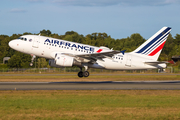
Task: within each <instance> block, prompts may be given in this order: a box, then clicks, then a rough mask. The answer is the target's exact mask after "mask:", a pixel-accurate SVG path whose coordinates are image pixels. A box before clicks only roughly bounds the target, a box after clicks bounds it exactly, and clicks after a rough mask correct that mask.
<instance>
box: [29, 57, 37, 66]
mask: <svg viewBox="0 0 180 120" xmlns="http://www.w3.org/2000/svg"><path fill="white" fill-rule="evenodd" d="M31 56H32V58H31V63H30V64H29V66H31V67H32V66H33V62H34V59H35V58H36V56H35V55H31Z"/></svg>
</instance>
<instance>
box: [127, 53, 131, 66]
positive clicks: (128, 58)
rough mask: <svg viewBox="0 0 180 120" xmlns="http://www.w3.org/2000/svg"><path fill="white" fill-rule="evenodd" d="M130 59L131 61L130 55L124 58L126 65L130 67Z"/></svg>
mask: <svg viewBox="0 0 180 120" xmlns="http://www.w3.org/2000/svg"><path fill="white" fill-rule="evenodd" d="M131 61H132V57H131V56H130V55H128V56H127V60H126V66H128V67H131Z"/></svg>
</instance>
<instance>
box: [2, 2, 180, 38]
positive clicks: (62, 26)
mask: <svg viewBox="0 0 180 120" xmlns="http://www.w3.org/2000/svg"><path fill="white" fill-rule="evenodd" d="M179 12H180V0H1V1H0V21H1V22H0V34H5V35H12V34H22V33H24V32H31V33H39V32H40V30H43V29H46V30H47V29H48V30H50V31H51V32H52V33H57V34H59V35H63V34H65V32H67V31H71V30H73V31H76V32H78V33H79V34H83V35H87V34H91V33H94V32H105V33H107V34H108V35H111V37H112V38H115V39H121V38H126V37H128V36H130V35H131V34H133V33H140V34H141V35H142V36H143V37H144V38H145V39H148V38H149V37H151V36H152V35H153V34H154V33H155V32H157V31H158V30H159V29H161V28H162V27H163V26H168V27H172V32H171V34H172V35H173V37H174V36H175V35H176V34H180V13H179Z"/></svg>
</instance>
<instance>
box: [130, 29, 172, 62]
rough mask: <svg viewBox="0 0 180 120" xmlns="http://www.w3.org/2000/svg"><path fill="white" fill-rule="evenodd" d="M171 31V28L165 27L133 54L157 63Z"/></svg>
mask: <svg viewBox="0 0 180 120" xmlns="http://www.w3.org/2000/svg"><path fill="white" fill-rule="evenodd" d="M170 31H171V28H170V27H163V28H162V29H160V30H159V31H158V32H157V33H156V34H154V35H153V36H152V37H151V38H149V39H148V40H147V41H146V42H144V43H143V44H142V45H141V46H140V47H138V48H137V49H136V50H134V51H133V52H132V53H137V54H139V55H142V56H143V57H147V58H149V59H151V60H155V61H156V60H157V59H158V57H159V55H160V53H161V51H162V49H163V47H164V44H165V42H166V40H167V37H168V35H169V33H170Z"/></svg>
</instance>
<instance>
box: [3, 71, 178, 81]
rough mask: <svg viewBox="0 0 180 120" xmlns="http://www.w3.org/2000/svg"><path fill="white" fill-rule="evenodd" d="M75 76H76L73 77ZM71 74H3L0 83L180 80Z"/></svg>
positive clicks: (137, 75)
mask: <svg viewBox="0 0 180 120" xmlns="http://www.w3.org/2000/svg"><path fill="white" fill-rule="evenodd" d="M73 74H74V75H73ZM73 74H72V73H71V74H9V75H8V74H1V76H0V82H6V81H9V82H30V81H33V82H35V81H36V82H43V81H45V82H58V81H147V80H148V81H153V80H180V75H179V74H164V73H163V74H156V73H155V74H143V73H142V74H140V73H135V74H122V73H121V74H117V73H115V74H114V73H108V74H105V73H104V74H91V75H90V76H89V77H87V78H79V77H78V76H77V75H76V73H73Z"/></svg>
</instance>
